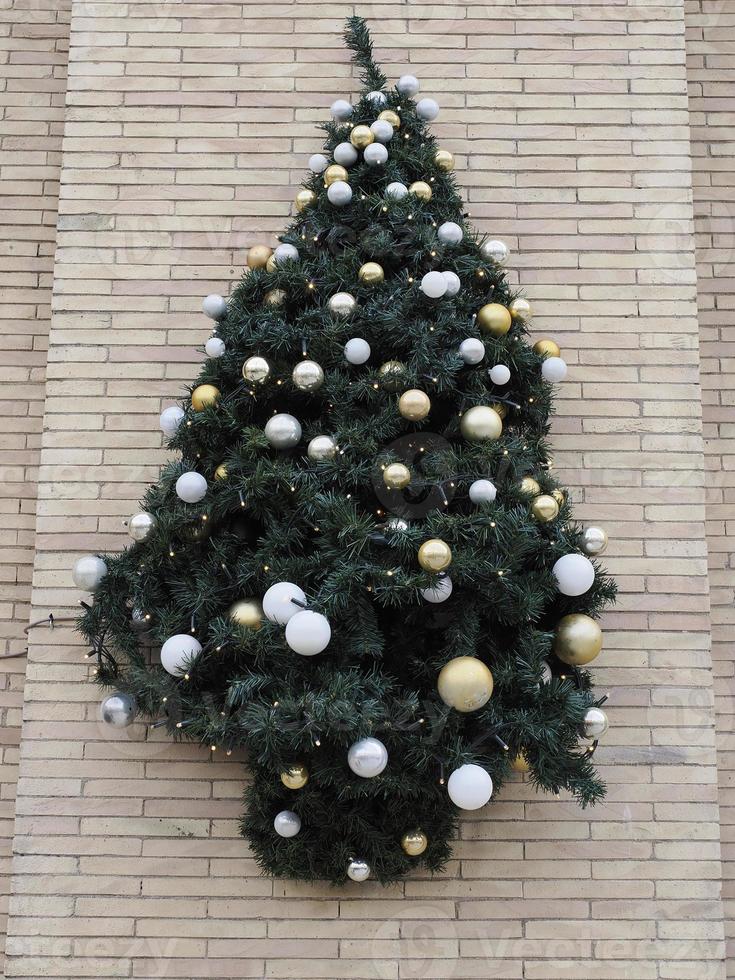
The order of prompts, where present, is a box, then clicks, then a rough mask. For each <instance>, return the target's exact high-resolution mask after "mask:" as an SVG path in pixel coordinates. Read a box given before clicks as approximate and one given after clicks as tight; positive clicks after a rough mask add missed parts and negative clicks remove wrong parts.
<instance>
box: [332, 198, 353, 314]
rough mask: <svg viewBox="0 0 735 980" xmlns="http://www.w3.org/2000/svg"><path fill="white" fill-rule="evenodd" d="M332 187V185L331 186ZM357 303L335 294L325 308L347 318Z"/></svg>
mask: <svg viewBox="0 0 735 980" xmlns="http://www.w3.org/2000/svg"><path fill="white" fill-rule="evenodd" d="M332 187H334V184H332ZM356 306H357V301H356V299H355V297H354V296H353V295H352V293H335V294H334V296H330V297H329V299H328V301H327V308H328V309H329V312H330V313H331V314H332V315H333V316H339V317H347V316H350V314H352V313H354V312H355V307H356Z"/></svg>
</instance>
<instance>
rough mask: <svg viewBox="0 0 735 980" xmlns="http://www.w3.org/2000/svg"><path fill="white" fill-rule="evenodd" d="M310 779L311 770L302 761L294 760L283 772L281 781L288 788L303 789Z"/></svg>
mask: <svg viewBox="0 0 735 980" xmlns="http://www.w3.org/2000/svg"><path fill="white" fill-rule="evenodd" d="M308 781H309V770H308V769H307V768H306V766H305V765H304V764H303V763H302V762H294V764H293V765H291V766H289V767H288V768H287V769H284V770H283V772H282V773H281V782H282V783H283V785H284V786H285V787H286V789H301V787H302V786H306V784H307V783H308Z"/></svg>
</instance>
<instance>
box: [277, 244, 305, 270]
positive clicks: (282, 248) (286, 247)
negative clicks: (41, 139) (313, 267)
mask: <svg viewBox="0 0 735 980" xmlns="http://www.w3.org/2000/svg"><path fill="white" fill-rule="evenodd" d="M273 261H274V262H275V263H276V265H281V264H282V263H284V262H298V261H299V250H298V249H297V248H296V246H295V245H291V244H290V242H281V244H280V245H276V248H275V250H274V252H273Z"/></svg>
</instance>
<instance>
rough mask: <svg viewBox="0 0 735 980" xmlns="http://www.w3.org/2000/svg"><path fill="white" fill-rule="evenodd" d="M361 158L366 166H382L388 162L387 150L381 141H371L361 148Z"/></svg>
mask: <svg viewBox="0 0 735 980" xmlns="http://www.w3.org/2000/svg"><path fill="white" fill-rule="evenodd" d="M362 158H363V160H364V161H365V163H366V164H367V165H368V167H382V166H383V164H384V163H387V162H388V151H387V150H386V148H385V147H384V146H383V144H382V143H371V144H370V146H366V147H365V149H364V150H363V152H362Z"/></svg>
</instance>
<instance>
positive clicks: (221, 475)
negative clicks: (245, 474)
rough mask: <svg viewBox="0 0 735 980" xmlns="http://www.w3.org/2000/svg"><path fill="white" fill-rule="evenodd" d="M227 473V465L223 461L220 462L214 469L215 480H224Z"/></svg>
mask: <svg viewBox="0 0 735 980" xmlns="http://www.w3.org/2000/svg"><path fill="white" fill-rule="evenodd" d="M227 475H228V474H227V467H226V466H225V464H224V463H220V464H219V466H218V467H217V469H216V470H215V471H214V478H215V480H226V479H227Z"/></svg>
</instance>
